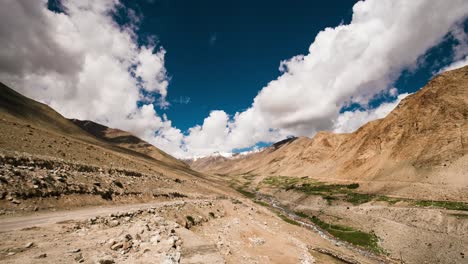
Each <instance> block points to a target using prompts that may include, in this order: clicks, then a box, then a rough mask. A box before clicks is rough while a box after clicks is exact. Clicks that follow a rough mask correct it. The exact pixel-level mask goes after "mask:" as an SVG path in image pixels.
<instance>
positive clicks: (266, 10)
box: [0, 0, 468, 158]
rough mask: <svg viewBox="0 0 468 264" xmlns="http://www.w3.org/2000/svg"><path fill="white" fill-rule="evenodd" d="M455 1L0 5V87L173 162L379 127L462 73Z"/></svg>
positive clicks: (463, 17)
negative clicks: (122, 134)
mask: <svg viewBox="0 0 468 264" xmlns="http://www.w3.org/2000/svg"><path fill="white" fill-rule="evenodd" d="M467 17H468V2H467V1H466V0H451V1H447V2H445V1H430V0H412V1H407V0H365V1H359V2H357V1H351V0H340V1H338V0H329V1H306V0H294V1H287V2H285V1H277V0H270V1H265V0H256V1H253V0H250V1H245V0H238V1H214V0H200V1H191V0H184V1H182V0H134V1H130V0H121V1H120V2H119V1H115V0H100V1H83V0H50V1H47V0H38V1H9V2H0V22H2V23H0V39H1V40H2V41H1V42H0V50H2V52H0V79H1V80H2V82H4V83H6V84H7V85H9V86H10V87H12V88H14V89H16V90H17V91H19V92H20V93H23V94H25V95H26V96H29V97H31V98H33V99H35V100H38V101H41V102H43V103H46V104H48V105H50V106H51V107H53V108H54V109H56V110H57V111H58V112H60V113H61V114H62V115H64V116H66V117H68V118H78V119H82V120H92V121H95V122H98V123H102V124H104V125H107V126H110V127H115V128H120V129H123V130H127V131H130V132H132V133H134V134H135V135H137V136H139V137H141V138H143V139H145V140H146V141H148V142H150V143H151V144H153V145H155V146H157V147H159V148H161V149H162V150H164V151H166V152H168V153H170V154H172V155H174V156H176V157H182V158H183V157H193V156H203V155H210V154H212V153H214V152H232V151H239V150H248V149H250V148H252V147H253V146H256V145H257V146H259V145H260V146H265V145H267V143H268V142H275V141H279V140H282V139H284V138H285V137H288V136H292V135H296V136H308V137H312V136H314V134H315V133H316V132H318V131H322V130H327V131H333V132H336V133H349V132H353V131H354V130H356V129H357V128H359V127H360V126H362V125H363V124H365V123H366V122H369V121H371V120H375V119H378V118H383V117H385V116H386V115H387V114H388V113H389V112H390V111H391V110H392V109H393V108H394V107H395V106H396V105H397V104H398V103H399V102H400V101H401V100H402V99H403V98H405V97H406V96H408V95H409V94H411V93H413V92H415V91H417V90H418V89H420V88H421V87H423V86H424V85H425V84H426V83H427V81H428V80H429V79H431V78H432V77H433V76H434V75H435V74H437V73H438V72H440V71H441V69H444V70H445V69H452V68H454V67H455V66H456V67H460V66H463V65H466V64H468V57H467V55H468V34H467V32H468V22H467Z"/></svg>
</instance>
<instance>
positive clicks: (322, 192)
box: [262, 176, 468, 211]
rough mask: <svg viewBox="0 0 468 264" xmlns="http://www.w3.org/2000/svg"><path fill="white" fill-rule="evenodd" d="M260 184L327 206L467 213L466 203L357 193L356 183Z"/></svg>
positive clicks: (278, 180)
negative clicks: (403, 206) (376, 204)
mask: <svg viewBox="0 0 468 264" xmlns="http://www.w3.org/2000/svg"><path fill="white" fill-rule="evenodd" d="M262 184H266V185H268V186H272V187H276V188H279V189H282V190H286V191H289V190H294V191H298V192H302V193H305V194H308V195H318V196H321V197H322V198H323V199H325V200H326V201H327V202H328V203H329V204H331V203H332V202H333V201H345V202H349V203H352V204H353V205H359V204H363V203H367V202H370V201H384V202H387V203H389V204H395V203H397V202H407V203H408V204H410V205H413V206H419V207H437V208H444V209H448V210H460V211H468V203H464V202H451V201H429V200H412V199H405V198H395V197H387V196H382V195H375V194H366V193H358V192H356V191H355V190H356V189H358V188H359V184H358V183H352V184H325V183H322V182H318V181H315V180H313V179H310V178H307V177H302V178H299V177H287V176H271V177H267V178H265V179H264V180H263V181H262Z"/></svg>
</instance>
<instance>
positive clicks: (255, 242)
mask: <svg viewBox="0 0 468 264" xmlns="http://www.w3.org/2000/svg"><path fill="white" fill-rule="evenodd" d="M249 240H250V243H252V245H254V246H261V245H263V244H265V239H263V238H261V237H249Z"/></svg>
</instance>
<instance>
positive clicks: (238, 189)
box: [235, 187, 255, 199]
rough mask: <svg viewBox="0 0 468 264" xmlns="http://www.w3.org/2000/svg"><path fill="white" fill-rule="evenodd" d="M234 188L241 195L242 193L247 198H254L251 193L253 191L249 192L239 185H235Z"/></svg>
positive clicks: (253, 194)
mask: <svg viewBox="0 0 468 264" xmlns="http://www.w3.org/2000/svg"><path fill="white" fill-rule="evenodd" d="M235 189H236V191H238V192H239V193H241V194H242V195H244V196H245V197H247V198H250V199H254V198H255V193H253V192H249V191H247V190H245V189H244V188H241V187H237V188H235Z"/></svg>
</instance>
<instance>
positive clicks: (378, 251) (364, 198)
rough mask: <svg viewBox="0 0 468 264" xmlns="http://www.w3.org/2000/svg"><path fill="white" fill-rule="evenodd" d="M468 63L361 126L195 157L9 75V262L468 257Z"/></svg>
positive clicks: (5, 243) (3, 253) (4, 145)
mask: <svg viewBox="0 0 468 264" xmlns="http://www.w3.org/2000/svg"><path fill="white" fill-rule="evenodd" d="M467 71H468V67H465V68H461V69H459V70H455V71H452V72H448V73H444V74H442V75H440V76H438V77H436V78H435V79H434V80H433V81H431V82H430V83H429V84H428V85H427V86H426V87H425V88H423V89H422V90H421V91H420V92H418V93H416V94H413V95H411V96H409V97H408V98H407V99H405V100H404V101H403V102H402V103H401V104H400V106H399V107H397V108H396V109H395V110H394V111H393V112H392V113H390V114H389V115H388V117H386V118H384V119H381V120H376V121H373V122H371V123H368V124H366V125H365V126H363V127H362V128H360V129H358V130H357V131H356V132H354V133H350V134H332V133H328V132H320V133H318V134H317V135H316V136H315V137H314V138H312V139H308V138H290V139H286V140H284V141H281V142H278V143H276V144H273V145H272V146H270V147H267V148H265V149H264V150H262V151H258V152H254V153H251V154H248V155H244V156H241V157H233V158H220V157H205V158H200V159H197V160H188V161H185V162H183V161H181V160H178V159H175V158H173V157H172V156H170V155H168V154H167V153H165V152H163V151H161V150H159V149H157V148H156V147H154V146H152V145H151V144H149V143H147V142H145V141H143V140H141V139H139V138H138V137H135V136H133V135H132V134H131V133H129V132H125V131H122V130H118V129H113V128H108V127H106V126H103V125H100V124H97V123H94V122H91V121H80V120H76V119H67V118H65V117H63V116H61V115H60V114H58V113H57V112H55V111H54V110H53V109H51V108H50V107H48V106H46V105H44V104H41V103H39V102H36V101H33V100H31V99H29V98H27V97H24V96H22V95H21V94H19V93H17V92H15V91H13V90H12V89H10V88H9V87H7V86H5V85H1V86H0V88H1V93H0V131H1V132H2V133H1V134H0V187H1V189H0V191H1V193H0V232H1V234H2V238H3V239H2V241H0V262H2V263H64V262H66V263H101V264H112V263H148V262H153V263H154V262H155V263H167V264H169V263H303V264H306V263H353V264H356V263H363V264H364V263H464V262H466V259H467V258H466V256H465V255H466V254H468V252H467V251H466V250H467V245H468V236H467V234H468V231H467V230H468V182H467V177H466V176H467V175H468V174H467V173H466V172H467V169H468V167H467V166H466V164H467V163H466V160H467V157H468V156H467V155H466V154H467V147H466V146H467V143H466V142H467V138H468V134H467V133H466V131H467V129H466V128H467V126H468V123H467V117H468V112H467V111H468V108H467V105H468V104H467V102H468V99H467V98H468V96H467V95H468V94H467V92H468V86H467V84H468V82H467V76H468V73H467ZM447 87H448V88H447ZM427 100H429V101H430V103H425V102H427ZM418 111H419V112H418ZM418 113H419V114H418ZM422 113H425V115H426V116H429V118H426V117H423V118H415V116H423V114H422ZM433 119H437V120H439V121H440V122H433V121H432V120H433ZM376 131H377V132H376ZM434 135H435V136H434ZM430 142H436V143H434V144H431V143H430Z"/></svg>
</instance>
